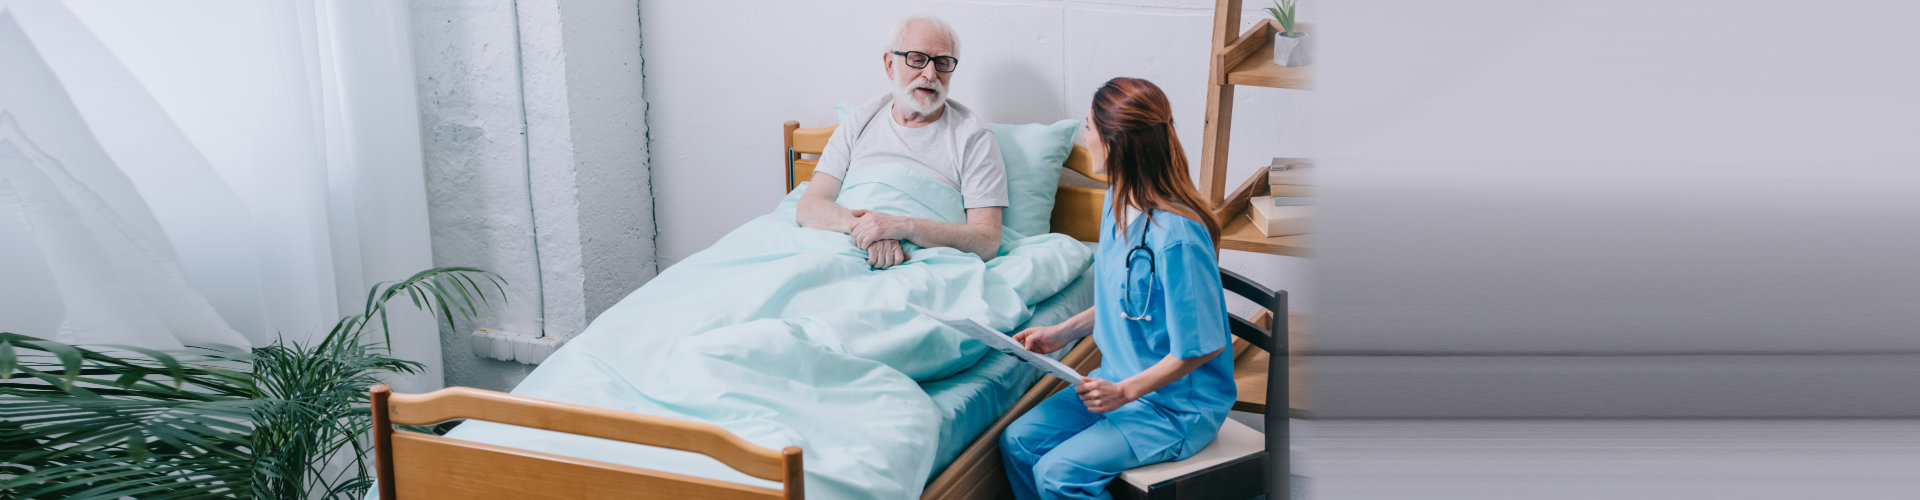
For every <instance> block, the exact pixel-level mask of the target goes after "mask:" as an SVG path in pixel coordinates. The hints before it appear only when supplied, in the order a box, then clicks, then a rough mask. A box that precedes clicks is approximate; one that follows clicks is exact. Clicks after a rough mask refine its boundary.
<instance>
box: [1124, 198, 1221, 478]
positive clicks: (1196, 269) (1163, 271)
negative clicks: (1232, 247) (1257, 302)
mask: <svg viewBox="0 0 1920 500" xmlns="http://www.w3.org/2000/svg"><path fill="white" fill-rule="evenodd" d="M1105 205H1106V206H1107V208H1106V210H1105V212H1104V213H1102V214H1101V217H1100V231H1101V232H1100V234H1101V238H1100V249H1099V252H1098V253H1097V254H1095V256H1094V266H1096V268H1097V270H1096V274H1095V280H1096V281H1095V285H1096V289H1095V290H1096V291H1095V299H1094V300H1095V302H1094V307H1095V311H1094V314H1095V320H1094V326H1093V339H1094V342H1095V343H1097V344H1098V345H1099V346H1100V354H1101V357H1102V361H1101V366H1100V368H1099V369H1097V370H1094V372H1093V374H1092V376H1094V377H1097V378H1101V379H1106V380H1110V381H1115V382H1118V381H1121V380H1125V379H1126V378H1128V377H1132V376H1134V375H1135V374H1138V373H1140V372H1141V371H1142V370H1145V369H1147V367H1149V366H1153V364H1154V363H1158V362H1160V360H1161V359H1163V358H1165V357H1166V356H1167V355H1168V354H1172V355H1174V356H1178V357H1180V358H1193V357H1197V356H1202V355H1205V354H1207V353H1211V352H1214V351H1218V350H1221V349H1225V348H1227V347H1228V346H1229V345H1231V344H1232V337H1233V334H1232V333H1231V332H1230V331H1229V330H1228V329H1227V328H1228V327H1227V302H1226V295H1225V292H1223V291H1222V289H1221V285H1220V265H1219V263H1218V262H1217V261H1216V260H1215V257H1214V255H1215V254H1214V251H1213V240H1212V238H1209V237H1208V236H1207V228H1206V226H1204V225H1202V224H1200V222H1198V221H1195V220H1193V219H1188V218H1186V217H1182V216H1180V215H1178V214H1175V213H1172V212H1167V211H1164V210H1155V211H1153V212H1152V216H1153V219H1152V220H1153V227H1152V228H1151V229H1147V228H1146V225H1147V223H1148V222H1147V221H1148V218H1147V216H1146V215H1145V214H1142V215H1138V216H1136V217H1135V218H1134V220H1133V222H1132V223H1131V224H1129V225H1128V227H1127V232H1126V236H1125V240H1124V241H1123V240H1122V239H1121V238H1122V237H1121V235H1120V234H1118V233H1116V231H1115V229H1114V227H1115V226H1114V225H1115V223H1116V222H1117V221H1118V220H1119V219H1117V218H1116V215H1115V214H1114V213H1113V195H1112V194H1111V193H1109V194H1108V195H1107V202H1106V204H1105ZM1143 229H1144V230H1146V236H1145V238H1146V245H1147V248H1150V249H1152V250H1153V254H1154V263H1153V265H1152V266H1151V267H1152V271H1151V273H1150V272H1149V265H1148V263H1147V262H1146V258H1145V256H1144V254H1145V252H1140V253H1139V254H1136V255H1135V256H1134V264H1133V269H1132V272H1131V273H1129V271H1128V266H1127V258H1128V255H1127V254H1128V253H1129V252H1130V251H1131V250H1132V249H1133V247H1134V246H1135V245H1138V244H1140V240H1141V231H1142V230H1143ZM1129 274H1131V276H1129ZM1122 283H1128V285H1126V286H1123V285H1122ZM1149 290H1151V291H1150V292H1149ZM1124 294H1130V295H1131V296H1132V298H1131V302H1130V305H1131V308H1130V309H1129V311H1130V313H1131V314H1134V315H1139V313H1140V312H1141V311H1142V310H1144V311H1146V314H1147V315H1150V316H1151V318H1150V319H1147V320H1131V319H1127V318H1126V317H1124V316H1122V306H1121V296H1122V295H1124ZM1235 397H1236V394H1235V390H1234V385H1233V353H1232V352H1230V351H1223V352H1221V353H1220V355H1218V356H1214V357H1213V359H1211V360H1208V361H1207V363H1206V364H1204V365H1201V366H1200V367H1199V368H1197V369H1195V370H1194V371H1193V372H1191V373H1188V374H1187V376H1185V377H1182V378H1181V379H1179V380H1176V381H1174V382H1173V383H1170V384H1167V386H1166V387H1162V388H1160V390H1157V391H1154V392H1152V393H1149V394H1147V395H1145V396H1142V397H1141V398H1140V399H1138V400H1136V401H1134V402H1131V403H1127V404H1126V405H1122V406H1121V407H1120V408H1118V409H1116V410H1114V411H1112V412H1109V413H1107V415H1106V417H1107V419H1108V420H1110V421H1112V422H1113V423H1114V424H1115V425H1116V426H1118V427H1119V428H1120V430H1121V434H1122V435H1123V436H1125V437H1126V439H1127V445H1128V446H1129V447H1130V448H1132V449H1133V452H1134V453H1135V454H1136V455H1138V456H1141V457H1149V456H1154V455H1155V454H1157V453H1158V452H1160V451H1163V450H1166V449H1168V448H1169V447H1172V448H1173V451H1174V455H1175V456H1176V459H1180V458H1186V457H1188V456H1192V455H1193V454H1194V453H1195V452H1198V451H1200V449H1201V448H1204V447H1206V445H1207V443H1210V442H1212V441H1213V436H1214V435H1215V434H1217V433H1219V431H1220V424H1221V423H1222V422H1224V421H1225V420H1226V417H1227V411H1228V410H1230V409H1232V408H1233V402H1234V399H1235Z"/></svg>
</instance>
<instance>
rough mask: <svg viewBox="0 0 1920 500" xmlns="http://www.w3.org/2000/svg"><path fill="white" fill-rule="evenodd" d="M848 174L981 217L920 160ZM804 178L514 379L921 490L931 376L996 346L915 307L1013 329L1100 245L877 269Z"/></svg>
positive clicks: (815, 493) (471, 430)
mask: <svg viewBox="0 0 1920 500" xmlns="http://www.w3.org/2000/svg"><path fill="white" fill-rule="evenodd" d="M845 184H846V185H845V187H844V188H843V189H842V191H841V194H840V196H839V198H838V201H839V203H840V204H841V205H843V206H846V207H848V208H866V209H872V210H879V211H884V212H889V213H895V214H902V215H911V216H914V217H922V218H928V219H933V220H940V221H947V222H954V223H959V222H964V221H965V212H964V209H963V208H962V205H961V199H960V195H959V193H957V192H955V191H954V190H952V189H950V188H947V187H944V186H942V185H941V184H939V183H937V182H935V181H933V180H931V179H927V178H925V177H922V176H921V175H920V174H919V173H917V172H915V171H914V170H912V169H910V168H906V167H900V166H877V167H870V168H865V169H861V170H858V171H856V172H854V173H853V174H851V175H849V176H848V179H847V182H846V183H845ZM804 190H805V185H804V184H803V185H802V186H801V187H800V188H799V189H795V190H794V192H793V193H791V194H789V195H788V196H787V197H786V198H785V199H784V200H782V201H781V202H780V204H779V206H777V207H776V208H775V209H774V210H773V212H772V213H769V214H766V215H763V216H761V217H759V218H756V219H753V220H752V221H749V222H747V223H746V224H745V225H742V226H740V227H739V228H737V229H735V230H734V231H733V232H731V233H728V234H727V235H726V236H725V237H723V238H721V239H720V241H719V242H717V243H715V244H714V245H713V246H712V247H710V248H708V249H706V250H703V251H701V252H699V253H697V254H694V255H692V256H690V257H688V258H687V259H686V260H684V261H681V262H680V263H679V264H678V265H675V266H673V267H671V268H669V269H667V270H666V271H664V272H662V273H660V275H659V276H658V277H656V278H654V279H653V280H652V281H650V282H648V283H647V284H646V285H645V286H643V287H641V288H640V289H639V290H635V291H634V292H633V294H631V295H629V296H627V297H626V298H625V299H622V300H621V301H620V303H618V304H616V305H614V306H613V308H611V309H608V310H607V311H606V313H604V314H602V315H601V316H600V317H599V318H597V319H595V320H594V321H593V324H592V325H591V326H588V327H587V329H586V331H585V332H582V333H581V334H580V335H579V336H577V337H574V338H573V339H572V340H571V341H569V342H568V343H567V344H566V346H565V347H563V348H561V349H560V350H559V351H558V352H555V353H554V354H553V356H552V357H551V358H549V359H548V360H547V361H546V362H545V363H542V364H541V365H540V367H539V368H538V369H536V370H534V372H533V373H532V374H531V375H529V376H528V377H527V378H526V380H525V381H523V382H521V384H520V385H519V387H517V388H515V389H514V391H513V392H514V393H515V394H521V395H526V396H533V397H539V398H544V399H551V400H558V401H566V402H572V403H580V404H586V405H592V406H598V407H604V408H612V409H617V410H625V411H633V412H639V413H646V414H651V415H661V416H667V417H673V418H680V419H687V420H693V421H700V422H707V423H712V424H716V425H719V426H720V427H723V428H726V429H727V430H728V431H731V432H733V433H734V434H737V435H739V436H740V437H742V438H745V439H746V440H748V441H751V442H753V443H755V444H758V445H761V446H766V447H769V448H776V449H777V448H781V447H784V446H788V445H798V446H800V447H801V448H802V449H803V450H804V457H805V465H806V472H807V474H806V482H807V483H806V489H807V495H808V496H809V497H812V498H895V499H904V498H914V497H918V496H919V495H920V491H921V489H922V488H923V487H924V486H925V483H926V481H927V479H928V477H927V476H928V474H929V471H930V470H931V468H932V467H933V462H934V452H935V448H936V446H937V443H936V441H937V439H938V436H939V434H940V427H941V425H942V422H940V417H939V415H938V412H937V410H936V409H935V407H934V405H933V402H932V400H930V399H929V398H928V396H927V394H926V393H925V392H922V390H921V389H920V387H919V385H918V384H917V382H918V381H928V380H935V379H940V378H943V377H946V376H948V375H952V374H955V373H958V372H960V371H962V370H964V369H966V368H967V367H969V366H971V365H973V364H974V362H976V361H978V360H979V359H980V357H981V356H982V355H984V354H986V353H987V352H989V350H988V349H987V348H986V347H984V346H982V345H981V344H980V343H979V342H977V341H973V340H970V339H967V338H966V337H965V335H963V334H961V333H959V332H956V331H952V330H950V329H947V328H946V327H944V326H941V325H940V324H938V323H936V322H934V321H932V320H930V319H928V318H925V317H922V316H920V315H919V314H918V313H915V312H913V310H911V309H909V308H907V307H906V304H908V303H913V304H919V305H921V306H924V307H928V308H930V309H934V310H937V311H942V312H943V313H945V314H950V315H955V316H965V317H970V318H975V319H977V320H980V321H981V322H983V323H986V324H988V325H989V326H992V327H994V328H996V329H999V330H1001V331H1007V330H1011V329H1012V328H1014V327H1016V326H1018V325H1020V324H1022V323H1024V322H1025V321H1026V320H1027V319H1028V317H1029V316H1031V315H1032V313H1033V307H1034V305H1035V304H1037V303H1039V302H1040V301H1042V300H1044V299H1046V298H1047V297H1049V296H1051V295H1053V294H1054V293H1056V292H1058V291H1059V290H1061V289H1062V288H1064V287H1065V286H1066V285H1067V284H1068V283H1070V282H1071V281H1072V280H1073V279H1074V278H1075V277H1077V276H1079V275H1080V273H1081V272H1082V271H1083V270H1085V269H1086V267H1087V266H1088V264H1089V263H1090V261H1091V259H1092V253H1091V251H1090V250H1089V249H1088V248H1087V246H1086V245H1084V244H1082V243H1080V242H1077V241H1074V240H1073V239H1072V238H1069V237H1067V236H1064V235H1059V234H1046V235H1040V236H1034V237H1020V236H1019V235H1017V234H1012V233H1011V232H1009V233H1008V237H1007V238H1006V239H1005V241H1004V242H1003V245H1002V248H1001V253H1002V255H1001V256H999V257H998V258H995V259H993V260H992V261H991V262H985V263H983V262H981V261H980V259H979V258H977V257H975V256H973V255H972V254H967V253H964V252H960V251H958V250H954V249H951V248H944V247H943V248H916V249H912V250H911V259H910V260H909V261H908V262H907V263H905V264H902V265H899V266H896V267H893V268H891V269H886V270H881V271H875V270H872V269H869V268H868V266H867V263H866V253H865V252H864V251H862V250H860V249H857V248H854V246H853V244H852V241H851V238H850V237H848V236H847V235H845V234H841V233H836V232H831V231H821V230H815V229H807V228H802V227H799V226H798V225H796V224H795V223H794V206H795V204H796V202H797V201H798V200H799V196H800V193H802V192H804ZM449 436H450V437H453V438H457V439H465V440H471V441H480V442H487V443H494V444H500V445H504V446H511V447H516V448H525V449H532V450H536V451H546V452H550V453H556V454H562V455H568V456H574V457H580V458H589V459H594V460H601V461H606V462H612V463H618V464H626V465H635V466H641V467H647V468H651V469H658V470H665V471H669V472H677V473H683V474H690V475H695V476H702V477H709V478H716V479H724V480H730V481H736V482H742V483H749V484H762V485H767V484H770V483H768V482H765V481H760V480H758V479H754V478H751V477H748V476H746V475H744V474H740V473H738V472H736V471H733V470H732V469H730V468H727V467H726V466H725V465H722V464H720V463H719V462H717V461H713V460H711V459H708V458H705V457H701V456H697V455H693V454H689V453H684V452H676V451H671V450H661V449H656V448H647V447H642V446H638V445H629V444H625V443H616V442H611V441H606V440H600V439H594V438H586V437H580V436H572V435H564V434H558V433H553V432H547V431H540V430H535V429H527V428H520V427H512V426H506V425H500V424H493V423H486V422H469V423H466V424H462V425H460V426H459V427H457V428H456V429H454V430H453V432H452V433H450V434H449Z"/></svg>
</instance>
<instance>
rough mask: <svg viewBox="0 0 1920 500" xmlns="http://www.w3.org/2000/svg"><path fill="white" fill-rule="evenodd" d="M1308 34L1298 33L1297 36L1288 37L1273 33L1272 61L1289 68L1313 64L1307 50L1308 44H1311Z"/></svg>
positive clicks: (1309, 48) (1308, 48) (1308, 49)
mask: <svg viewBox="0 0 1920 500" xmlns="http://www.w3.org/2000/svg"><path fill="white" fill-rule="evenodd" d="M1310 34H1311V33H1300V34H1298V35H1299V36H1294V37H1288V36H1286V35H1284V34H1280V33H1274V34H1273V63H1274V64H1278V65H1281V66H1285V67H1289V68H1291V67H1295V66H1306V65H1308V64H1313V61H1311V60H1310V59H1312V57H1311V56H1309V55H1308V52H1309V51H1310V50H1311V47H1310V46H1311V45H1313V44H1312V43H1311V42H1310V41H1309V40H1308V39H1307V35H1310Z"/></svg>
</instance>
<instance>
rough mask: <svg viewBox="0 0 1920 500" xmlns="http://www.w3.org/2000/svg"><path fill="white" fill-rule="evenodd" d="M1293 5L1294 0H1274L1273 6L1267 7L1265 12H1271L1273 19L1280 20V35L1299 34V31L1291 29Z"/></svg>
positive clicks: (1291, 36)
mask: <svg viewBox="0 0 1920 500" xmlns="http://www.w3.org/2000/svg"><path fill="white" fill-rule="evenodd" d="M1293 7H1294V0H1274V3H1273V6H1272V7H1267V13H1269V14H1273V19H1274V20H1275V21H1280V35H1281V36H1285V37H1287V38H1296V37H1299V36H1300V32H1299V31H1295V30H1294V29H1293Z"/></svg>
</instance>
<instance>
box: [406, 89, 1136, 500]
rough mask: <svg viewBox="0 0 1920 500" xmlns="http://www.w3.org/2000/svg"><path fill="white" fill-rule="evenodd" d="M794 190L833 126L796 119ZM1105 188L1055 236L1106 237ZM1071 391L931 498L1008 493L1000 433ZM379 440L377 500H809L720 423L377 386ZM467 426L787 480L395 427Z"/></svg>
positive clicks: (993, 444) (996, 433)
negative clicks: (652, 450)
mask: <svg viewBox="0 0 1920 500" xmlns="http://www.w3.org/2000/svg"><path fill="white" fill-rule="evenodd" d="M784 129H785V130H784V132H785V142H786V152H785V153H786V155H785V163H786V171H787V172H786V173H787V175H786V181H787V184H786V188H787V190H788V191H791V190H792V189H793V187H794V186H795V185H798V184H799V183H800V181H804V180H807V179H810V178H811V177H812V176H813V168H814V166H815V165H816V164H817V163H818V161H817V160H815V159H811V158H808V156H814V157H817V155H819V154H820V151H821V150H822V149H824V148H825V147H826V144H827V138H828V137H830V136H832V135H833V129H834V127H824V128H800V123H799V122H787V123H786V124H785V127H784ZM1064 166H1065V168H1066V169H1069V170H1072V171H1074V172H1078V173H1079V174H1080V175H1083V176H1086V177H1087V178H1088V179H1091V180H1092V181H1093V183H1097V184H1099V185H1105V184H1106V183H1107V179H1106V176H1102V175H1098V174H1095V173H1094V172H1093V163H1092V158H1091V157H1090V156H1088V155H1087V150H1086V148H1085V147H1082V146H1080V145H1074V146H1073V151H1072V153H1071V154H1069V156H1068V157H1067V160H1066V163H1065V165H1064ZM1105 197H1106V189H1104V188H1096V187H1087V186H1080V185H1068V184H1066V183H1062V185H1061V186H1060V188H1059V191H1058V193H1057V194H1056V197H1055V199H1054V208H1053V217H1052V229H1053V232H1056V233H1062V234H1066V235H1068V236H1072V237H1074V238H1075V239H1079V240H1081V241H1089V242H1091V241H1099V232H1100V214H1101V203H1102V202H1103V201H1105ZM1061 361H1062V362H1064V363H1065V364H1066V365H1067V366H1071V367H1073V368H1074V369H1075V370H1079V371H1080V372H1081V373H1088V372H1091V371H1093V369H1094V368H1096V367H1099V366H1100V351H1099V349H1097V348H1095V347H1094V345H1093V342H1092V340H1091V339H1087V340H1084V341H1082V342H1079V343H1078V344H1076V345H1075V346H1074V347H1073V348H1072V349H1071V350H1069V351H1068V352H1067V354H1066V355H1065V356H1063V357H1062V358H1061ZM1066 386H1067V384H1066V382H1064V381H1061V380H1058V379H1055V378H1052V377H1041V378H1040V380H1039V381H1038V382H1036V383H1035V384H1034V385H1033V386H1032V387H1030V388H1028V389H1027V391H1026V392H1025V393H1024V394H1022V395H1021V397H1020V399H1019V400H1016V401H1015V402H1014V404H1013V407H1012V408H1009V409H1008V410H1007V412H1006V413H1005V414H1003V415H1001V416H1000V418H999V419H998V420H995V421H994V422H993V425H991V426H989V427H988V428H987V429H986V430H985V431H984V432H982V433H981V434H980V436H979V437H977V438H975V439H974V441H973V443H972V444H970V445H969V446H968V447H967V448H966V450H964V451H962V452H961V453H960V456H959V457H957V458H955V459H954V461H953V463H952V464H950V465H948V466H947V468H946V470H945V471H943V472H942V473H941V474H940V475H938V476H936V477H934V478H933V479H932V481H929V482H928V483H927V487H926V490H925V492H924V493H923V494H922V495H921V498H923V499H937V500H958V499H992V498H997V497H999V496H1002V495H1003V494H1004V493H1006V492H1008V491H1009V489H1008V484H1007V476H1006V473H1005V471H1004V469H1003V468H1002V466H1001V464H1000V433H1001V432H1002V431H1004V430H1005V429H1006V428H1007V425H1009V424H1011V423H1013V420H1014V419H1015V418H1017V417H1019V416H1020V415H1021V414H1024V413H1026V412H1027V410H1029V409H1031V408H1033V406H1034V405H1037V404H1039V403H1040V401H1041V400H1044V399H1046V398H1047V397H1048V396H1052V395H1053V393H1055V392H1057V391H1059V390H1060V389H1062V388H1065V387H1066ZM372 403H373V404H372V406H373V441H374V455H375V457H376V459H377V460H378V463H377V464H376V469H377V477H378V478H379V483H380V498H381V499H383V500H397V499H400V498H406V499H418V498H469V499H472V498H633V497H635V496H639V497H646V498H688V499H699V498H715V499H719V498H728V499H731V498H768V499H773V498H782V499H799V498H802V497H803V495H804V491H805V488H804V486H805V485H804V476H803V475H802V468H801V455H800V448H799V447H794V446H789V447H787V448H785V449H782V450H773V449H768V448H763V447H760V446H757V445H754V444H752V443H748V442H746V441H745V440H742V439H740V438H739V437H738V436H735V435H733V434H732V433H730V432H727V431H726V430H725V429H722V428H720V427H718V426H715V425H711V424H704V423H697V422H689V421H684V420H677V419H672V418H665V417H657V416H652V415H644V414H639V413H631V412H622V411H616V410H608V409H604V408H596V407H591V406H584V405H576V404H569V403H561V402H557V401H547V400H542V399H537V398H530V397H525V396H516V395H512V394H506V393H501V392H495V391H488V390H482V389H474V388H470V387H449V388H446V389H441V390H438V391H433V392H430V393H426V394H395V393H393V392H392V391H391V390H389V389H388V388H387V386H385V385H378V386H374V388H373V391H372ZM458 419H473V420H484V421H489V422H498V423H503V424H509V425H517V426H521V427H532V428H537V429H545V430H550V431H557V432H566V433H571V434H579V435H584V436H593V437H598V438H603V439H612V440H616V441H624V442H629V443H635V444H641V445H647V446H656V447H661V448H670V449H675V450H681V451H689V452H694V453H700V454H703V455H707V456H711V457H713V458H714V459H716V460H719V461H720V462H721V463H724V464H726V465H727V466H729V467H732V468H734V469H735V470H738V471H740V472H742V473H745V474H747V475H750V476H753V477H757V478H761V479H766V480H769V481H778V482H780V483H781V488H780V489H771V488H763V487H757V486H749V485H744V484H738V483H732V482H727V481H719V480H713V479H707V478H701V477H693V476H687V475H683V474H673V473H668V472H661V471H655V470H649V469H644V468H639V467H630V466H624V465H617V464H610V463H606V462H600V461H595V460H585V459H578V458H571V457H565V456H560V455H554V454H550V453H541V452H536V451H530V450H517V449H512V448H507V447H503V446H496V445H490V444H484V443H476V442H471V441H461V440H457V439H449V438H445V437H440V436H435V435H432V434H424V433H419V432H411V431H406V430H397V429H395V428H394V425H422V426H424V425H435V424H439V423H442V422H447V421H451V420H458Z"/></svg>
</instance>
